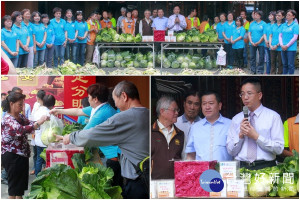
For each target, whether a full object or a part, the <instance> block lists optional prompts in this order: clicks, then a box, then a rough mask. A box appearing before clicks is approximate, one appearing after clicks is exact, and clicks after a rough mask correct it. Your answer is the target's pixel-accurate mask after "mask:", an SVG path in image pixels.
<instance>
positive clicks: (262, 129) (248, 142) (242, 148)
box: [226, 77, 284, 170]
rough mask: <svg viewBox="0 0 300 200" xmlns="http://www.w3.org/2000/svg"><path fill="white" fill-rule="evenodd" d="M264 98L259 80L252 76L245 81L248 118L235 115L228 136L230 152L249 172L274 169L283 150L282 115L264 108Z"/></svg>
mask: <svg viewBox="0 0 300 200" xmlns="http://www.w3.org/2000/svg"><path fill="white" fill-rule="evenodd" d="M262 96H263V94H262V91H261V84H260V80H259V79H258V78H255V77H251V78H247V79H245V80H244V81H243V82H242V84H241V93H240V97H241V98H242V101H243V104H244V105H245V106H247V107H248V110H249V113H248V116H249V119H248V118H245V117H244V114H243V112H241V113H239V114H237V115H236V116H234V117H233V119H232V123H231V125H230V128H229V132H228V136H227V143H226V146H227V150H228V153H229V154H230V155H232V156H233V157H234V159H235V160H238V161H241V163H240V166H241V167H246V168H247V169H255V170H256V169H262V168H265V167H271V166H275V165H276V162H275V159H276V155H280V154H281V153H282V151H283V148H284V147H283V146H284V139H283V125H282V121H281V118H280V115H279V114H278V113H276V112H275V111H273V110H271V109H269V108H266V107H264V106H263V105H262V103H261V99H262Z"/></svg>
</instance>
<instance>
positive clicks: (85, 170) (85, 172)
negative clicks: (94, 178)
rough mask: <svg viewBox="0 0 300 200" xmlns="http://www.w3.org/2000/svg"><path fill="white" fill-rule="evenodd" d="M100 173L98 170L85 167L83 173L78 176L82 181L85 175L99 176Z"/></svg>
mask: <svg viewBox="0 0 300 200" xmlns="http://www.w3.org/2000/svg"><path fill="white" fill-rule="evenodd" d="M98 172H99V170H98V168H94V167H92V166H88V167H83V168H82V171H81V172H80V173H79V174H78V178H80V179H82V177H83V175H84V174H97V173H98Z"/></svg>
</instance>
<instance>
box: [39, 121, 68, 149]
mask: <svg viewBox="0 0 300 200" xmlns="http://www.w3.org/2000/svg"><path fill="white" fill-rule="evenodd" d="M63 128H64V124H63V122H62V120H61V119H59V118H57V117H55V116H53V115H51V116H50V120H49V121H46V122H45V123H44V124H43V132H42V136H41V140H42V142H43V144H44V145H49V144H50V143H52V142H54V141H55V140H56V137H55V135H54V134H56V135H61V134H62V130H63Z"/></svg>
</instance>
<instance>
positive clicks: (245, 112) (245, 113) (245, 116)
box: [243, 106, 248, 120]
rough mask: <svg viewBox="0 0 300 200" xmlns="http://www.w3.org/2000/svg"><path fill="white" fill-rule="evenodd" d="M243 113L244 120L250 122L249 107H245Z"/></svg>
mask: <svg viewBox="0 0 300 200" xmlns="http://www.w3.org/2000/svg"><path fill="white" fill-rule="evenodd" d="M243 113H244V118H245V119H247V120H248V107H247V106H243Z"/></svg>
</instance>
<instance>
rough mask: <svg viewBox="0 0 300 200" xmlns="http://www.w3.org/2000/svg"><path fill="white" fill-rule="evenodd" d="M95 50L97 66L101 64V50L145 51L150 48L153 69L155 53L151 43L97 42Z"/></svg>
mask: <svg viewBox="0 0 300 200" xmlns="http://www.w3.org/2000/svg"><path fill="white" fill-rule="evenodd" d="M96 45H97V48H98V49H99V55H100V56H99V65H98V66H100V63H101V49H104V48H107V49H126V48H135V49H146V48H150V49H152V53H153V67H155V56H154V55H155V52H154V43H153V42H137V43H133V42H130V43H129V42H112V43H108V42H99V43H97V44H96Z"/></svg>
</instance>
